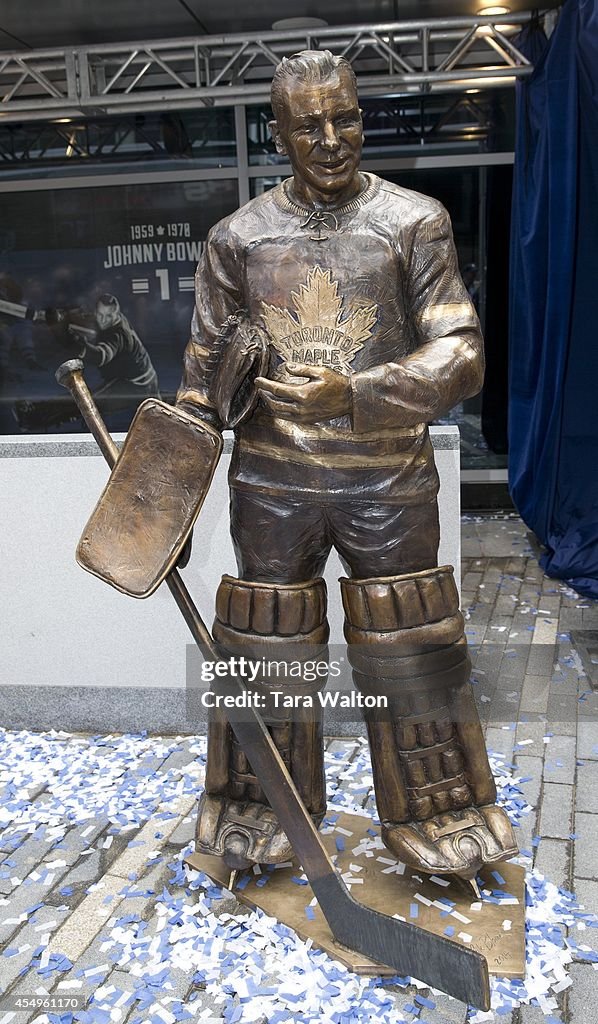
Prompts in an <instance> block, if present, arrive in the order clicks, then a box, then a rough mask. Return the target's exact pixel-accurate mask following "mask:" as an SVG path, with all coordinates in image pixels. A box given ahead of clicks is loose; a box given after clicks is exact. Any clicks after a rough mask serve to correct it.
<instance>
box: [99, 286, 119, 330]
mask: <svg viewBox="0 0 598 1024" xmlns="http://www.w3.org/2000/svg"><path fill="white" fill-rule="evenodd" d="M121 316H122V313H121V310H120V304H119V301H118V299H117V298H116V295H108V294H105V295H100V297H99V299H98V301H97V302H96V322H97V325H98V327H99V328H100V330H101V331H106V330H107V329H108V328H109V327H114V326H115V325H116V324H117V323H119V321H120V319H121Z"/></svg>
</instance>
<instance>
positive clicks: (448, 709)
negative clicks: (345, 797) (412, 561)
mask: <svg viewBox="0 0 598 1024" xmlns="http://www.w3.org/2000/svg"><path fill="white" fill-rule="evenodd" d="M341 586H342V592H343V604H344V608H345V614H346V623H345V636H346V638H347V641H348V643H349V645H350V646H349V660H350V662H351V664H352V667H353V676H354V681H355V684H356V686H357V688H358V689H359V690H360V691H361V692H362V693H364V694H369V695H375V696H380V695H384V696H386V698H387V701H388V709H387V710H386V711H385V712H384V713H382V712H381V711H378V710H376V711H375V712H373V713H368V714H367V715H366V720H367V725H368V733H369V738H370V748H371V754H372V762H373V772H374V785H375V789H376V798H377V802H378V812H379V815H380V820H381V822H382V838H383V840H384V842H385V843H386V845H387V846H388V848H389V849H390V850H391V851H392V852H393V853H394V854H395V855H396V856H397V857H399V858H400V859H401V860H402V861H404V862H405V863H407V864H409V865H410V866H412V867H415V868H417V869H419V870H422V871H427V872H441V873H450V874H457V875H461V876H462V877H465V878H472V877H473V876H474V875H475V874H476V872H477V871H478V870H479V869H480V867H482V865H483V864H486V863H494V862H498V861H501V860H505V859H507V858H508V857H512V856H514V855H515V854H516V853H517V846H516V843H515V839H514V836H513V831H512V828H511V825H510V823H509V820H508V818H507V816H506V814H505V813H504V811H502V809H501V808H499V807H496V806H495V800H496V786H495V784H494V779H493V777H492V773H491V771H490V765H489V763H488V756H487V752H486V747H485V743H484V737H483V733H482V729H481V725H480V720H479V716H478V713H477V709H476V707H475V702H474V699H473V694H472V690H471V685H470V683H469V673H470V668H471V666H470V661H469V656H468V653H467V644H466V640H465V637H464V635H463V625H464V623H463V617H462V616H461V613H460V612H459V598H458V593H457V588H456V586H455V582H454V578H453V572H452V568H451V567H450V566H443V567H441V568H436V569H427V570H425V571H424V572H420V573H411V574H409V575H406V576H396V577H388V578H384V579H380V580H375V579H371V580H343V581H341Z"/></svg>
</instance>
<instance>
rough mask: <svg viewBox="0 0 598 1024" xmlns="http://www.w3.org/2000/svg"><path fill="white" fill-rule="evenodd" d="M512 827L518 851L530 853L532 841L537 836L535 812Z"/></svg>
mask: <svg viewBox="0 0 598 1024" xmlns="http://www.w3.org/2000/svg"><path fill="white" fill-rule="evenodd" d="M514 827H515V839H516V840H517V846H518V847H519V849H520V850H529V851H530V853H531V852H532V850H533V847H532V839H533V838H534V836H537V834H538V828H537V824H536V813H535V811H531V812H530V813H529V814H526V815H524V817H523V818H521V821H519V822H517V823H516V824H515V826H514Z"/></svg>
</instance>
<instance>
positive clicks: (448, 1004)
mask: <svg viewBox="0 0 598 1024" xmlns="http://www.w3.org/2000/svg"><path fill="white" fill-rule="evenodd" d="M422 994H423V995H425V996H426V998H428V999H431V1000H432V1001H433V1002H434V1003H436V1007H435V1008H434V1009H433V1010H429V1009H428V1008H427V1007H422V1010H421V1020H422V1024H423V1021H425V1024H465V1022H466V1020H467V1006H466V1005H465V1003H462V1002H461V1001H460V1000H459V999H451V998H450V996H447V995H445V994H444V993H443V992H433V993H428V992H425V991H424V992H423V993H422ZM406 1002H407V999H406V993H405V990H404V989H402V990H401V991H400V992H399V993H398V994H397V1001H396V1009H397V1014H398V1017H397V1019H398V1020H400V1019H401V1018H402V1016H403V1014H402V1010H403V1006H404V1005H405V1003H406ZM418 1019H419V1018H417V1017H416V1018H414V1020H415V1021H417V1020H418ZM509 1019H510V1018H509V1017H506V1018H505V1020H506V1022H507V1024H509Z"/></svg>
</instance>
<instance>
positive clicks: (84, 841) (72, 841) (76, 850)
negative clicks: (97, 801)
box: [51, 818, 110, 866]
mask: <svg viewBox="0 0 598 1024" xmlns="http://www.w3.org/2000/svg"><path fill="white" fill-rule="evenodd" d="M109 826H110V822H109V821H108V819H107V818H104V819H100V820H98V821H96V822H86V823H85V824H84V825H74V826H73V827H72V828H69V830H68V832H67V833H66V835H65V837H64V839H61V840H60V842H59V843H56V845H55V846H54V847H53V848H52V851H51V853H52V854H53V855H54V854H55V856H56V858H57V859H58V858H60V860H65V861H66V862H67V865H69V866H72V865H73V864H76V863H77V861H78V860H79V857H80V856H81V854H82V853H83V851H84V850H89V848H90V847H92V846H93V845H94V844H95V843H96V842H97V840H98V838H99V836H101V834H102V832H104V831H106V829H107V828H108V827H109ZM88 829H91V831H89V832H88ZM83 832H85V836H83V834H82V833H83Z"/></svg>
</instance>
